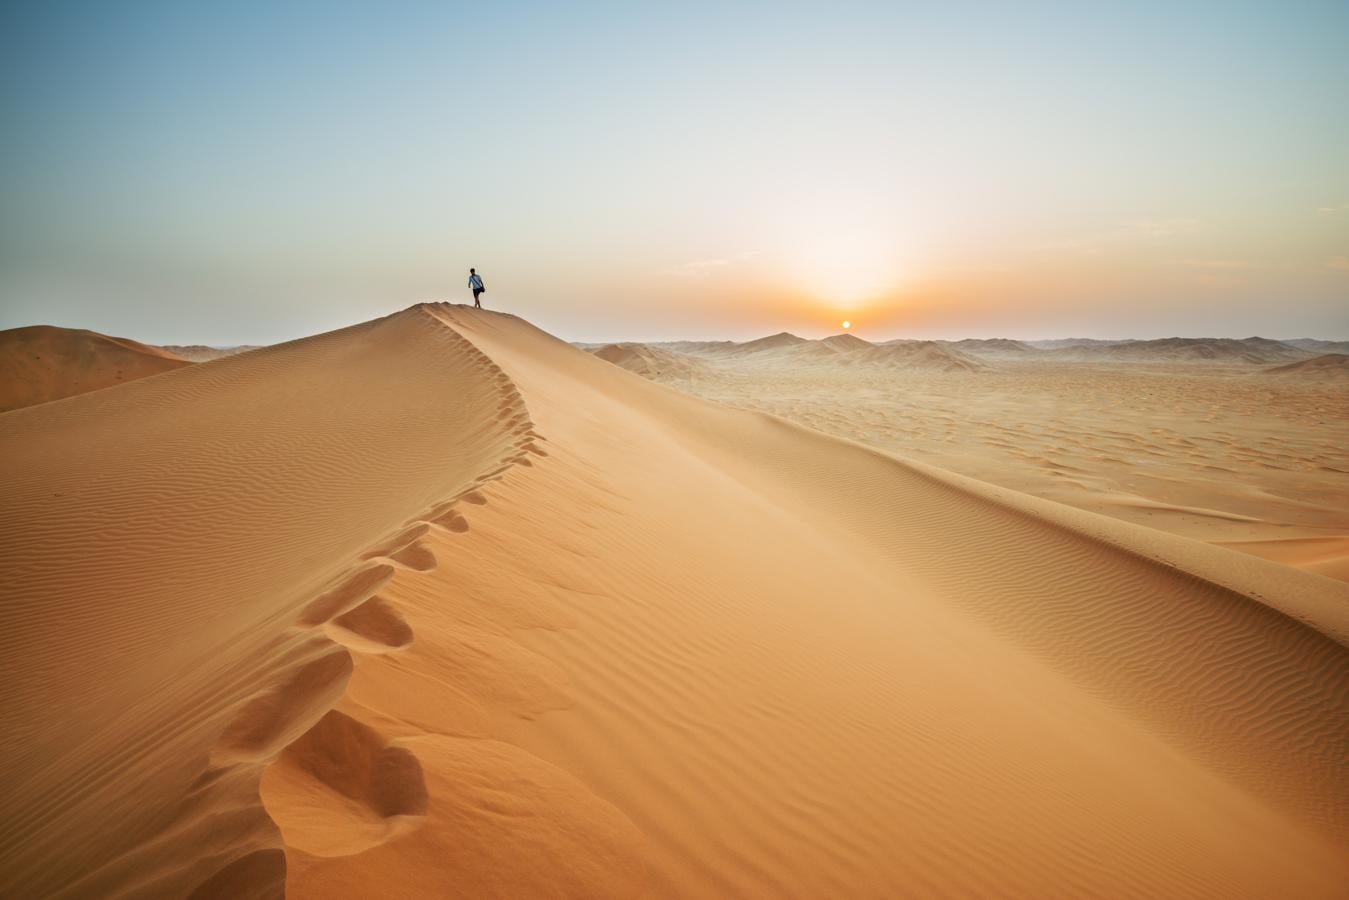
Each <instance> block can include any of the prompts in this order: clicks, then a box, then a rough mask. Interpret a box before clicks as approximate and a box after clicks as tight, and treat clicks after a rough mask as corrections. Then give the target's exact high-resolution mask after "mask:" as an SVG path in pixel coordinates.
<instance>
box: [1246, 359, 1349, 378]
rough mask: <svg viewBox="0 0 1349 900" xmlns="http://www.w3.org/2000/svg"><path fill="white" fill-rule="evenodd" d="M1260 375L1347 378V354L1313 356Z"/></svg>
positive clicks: (1348, 368) (1348, 376) (1348, 365)
mask: <svg viewBox="0 0 1349 900" xmlns="http://www.w3.org/2000/svg"><path fill="white" fill-rule="evenodd" d="M1260 374H1262V375H1281V376H1286V377H1298V378H1328V379H1336V380H1338V379H1343V378H1349V354H1344V353H1327V354H1325V355H1324V356H1314V357H1312V358H1311V359H1304V360H1301V361H1300V362H1294V363H1285V364H1284V365H1282V366H1271V367H1269V368H1268V369H1264V370H1262V371H1261V373H1260Z"/></svg>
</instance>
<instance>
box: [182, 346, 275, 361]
mask: <svg viewBox="0 0 1349 900" xmlns="http://www.w3.org/2000/svg"><path fill="white" fill-rule="evenodd" d="M259 346H260V345H258V344H243V345H241V346H238V347H208V346H206V345H205V344H185V345H180V344H164V345H162V346H161V347H160V349H161V350H167V351H169V352H170V353H172V354H173V355H174V356H177V357H179V358H181V359H186V360H190V361H192V362H210V361H211V360H213V359H220V358H222V357H225V356H233V355H234V354H236V353H243V352H244V351H246V350H257V349H258V347H259Z"/></svg>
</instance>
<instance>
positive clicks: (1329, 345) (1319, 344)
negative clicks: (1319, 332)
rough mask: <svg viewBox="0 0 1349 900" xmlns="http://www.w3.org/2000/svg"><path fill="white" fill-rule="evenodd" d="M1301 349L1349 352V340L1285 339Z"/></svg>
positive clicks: (1287, 342)
mask: <svg viewBox="0 0 1349 900" xmlns="http://www.w3.org/2000/svg"><path fill="white" fill-rule="evenodd" d="M1284 343H1285V344H1291V345H1293V346H1294V347H1297V348H1299V349H1301V350H1313V351H1315V352H1317V353H1349V341H1322V340H1317V339H1316V338H1293V339H1292V340H1289V341H1284Z"/></svg>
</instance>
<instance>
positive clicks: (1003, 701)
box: [0, 305, 1349, 898]
mask: <svg viewBox="0 0 1349 900" xmlns="http://www.w3.org/2000/svg"><path fill="white" fill-rule="evenodd" d="M782 337H783V336H778V338H779V339H778V340H776V341H775V342H774V343H775V344H776V345H780V346H774V347H770V348H769V349H768V350H766V351H763V352H767V353H772V354H780V353H791V352H794V350H793V348H796V347H800V346H803V345H802V344H800V343H798V342H799V341H800V339H795V340H782V339H781V338H782ZM787 337H790V336H787ZM810 343H811V345H813V346H815V347H819V346H820V345H819V344H818V343H816V342H810ZM884 349H887V348H885V347H874V348H862V350H861V351H859V352H866V353H870V352H872V350H884ZM825 350H826V351H827V352H837V351H836V349H834V348H829V347H826V348H825ZM77 427H78V428H80V429H82V430H83V433H85V434H87V435H88V436H89V439H90V440H91V441H93V442H96V444H97V446H99V447H100V448H101V449H102V450H103V452H101V453H99V454H97V455H94V454H90V453H88V452H85V451H84V450H83V447H82V446H81V445H72V444H70V443H69V442H67V441H65V440H64V436H65V435H66V434H68V433H70V430H71V429H74V428H77ZM147 435H153V436H155V438H156V439H155V440H147ZM0 451H3V452H4V453H5V454H6V458H7V459H12V460H13V461H14V464H13V466H12V467H11V471H10V473H7V474H8V477H9V478H10V482H11V483H7V484H6V485H5V489H6V492H7V493H6V496H7V502H6V506H5V508H4V516H3V518H0V536H2V537H3V542H2V543H0V547H2V548H3V553H4V557H3V558H0V564H2V565H3V568H2V569H0V571H3V572H4V573H5V574H4V576H3V577H4V578H5V581H4V582H3V583H2V584H0V594H3V598H2V599H3V605H0V610H3V612H4V616H5V620H4V621H2V622H0V626H3V629H4V634H5V635H6V641H7V644H6V646H5V648H4V650H5V653H4V655H3V656H2V657H0V677H3V679H4V680H3V684H5V685H6V687H5V691H6V694H5V699H6V703H5V707H4V711H3V713H0V715H3V716H4V718H3V721H2V722H0V724H3V725H4V734H5V735H6V744H5V747H4V760H5V763H6V766H5V770H4V771H5V776H4V784H3V788H4V790H3V794H2V797H0V804H3V805H2V806H0V813H3V819H2V820H0V821H3V823H4V824H3V826H0V827H3V831H0V854H2V855H0V872H3V879H4V880H3V881H2V882H0V893H4V894H6V895H10V894H14V895H36V896H41V895H48V894H50V895H57V896H80V895H88V894H99V895H107V896H157V895H163V894H186V893H189V892H192V891H194V890H195V891H196V893H197V895H199V896H241V895H250V894H251V895H254V896H277V895H279V892H280V891H281V889H282V886H283V885H284V889H285V892H286V894H287V895H288V896H291V897H315V898H318V897H331V896H336V895H340V894H342V893H347V894H353V895H358V896H368V895H378V894H384V895H390V896H428V897H430V896H436V897H439V896H450V895H461V896H478V897H525V896H534V895H541V894H546V895H554V896H559V895H560V896H576V897H635V896H643V895H645V896H657V897H676V896H717V897H762V896H783V897H820V896H895V895H906V894H934V895H935V894H958V895H984V896H988V895H1042V896H1043V895H1062V894H1064V893H1071V894H1074V895H1081V896H1089V895H1098V896H1100V895H1106V896H1144V895H1151V896H1176V895H1187V896H1262V897H1276V896H1289V895H1296V896H1305V897H1333V896H1336V895H1338V894H1340V893H1342V888H1343V885H1344V884H1345V883H1347V882H1349V862H1346V859H1349V856H1347V855H1346V853H1345V849H1346V846H1349V776H1346V773H1345V771H1344V766H1343V759H1344V758H1345V756H1346V753H1349V715H1347V714H1346V713H1349V649H1347V648H1346V645H1345V644H1346V641H1349V603H1346V593H1349V590H1347V589H1346V588H1345V587H1344V586H1343V585H1340V584H1337V583H1335V582H1332V581H1330V580H1328V579H1325V578H1320V577H1317V576H1313V575H1309V574H1306V573H1302V572H1298V571H1295V570H1292V569H1288V568H1286V567H1282V566H1278V565H1275V564H1273V563H1269V562H1266V561H1263V560H1260V559H1256V558H1254V557H1251V556H1246V555H1241V554H1237V553H1233V552H1231V551H1228V550H1224V549H1220V548H1215V547H1210V546H1207V545H1204V544H1200V543H1197V542H1194V541H1189V540H1185V539H1183V538H1178V537H1175V536H1172V535H1166V534H1162V533H1159V532H1155V531H1152V530H1150V529H1145V528H1139V527H1137V526H1133V525H1129V524H1127V523H1123V522H1118V521H1114V520H1110V519H1105V518H1103V517H1101V516H1097V515H1094V514H1092V513H1088V512H1083V511H1080V510H1073V509H1069V508H1067V507H1063V506H1059V505H1057V504H1054V503H1051V502H1049V501H1045V500H1040V499H1037V498H1033V497H1028V496H1026V495H1023V494H1018V493H1016V492H1015V491H1010V490H1006V489H1001V488H994V487H991V486H989V485H986V484H983V483H981V482H976V481H973V480H971V479H967V478H962V477H960V476H956V475H951V474H949V473H947V472H944V471H942V470H940V469H934V468H932V467H930V466H924V465H922V464H919V463H914V462H909V461H906V460H902V459H899V458H896V457H893V456H890V455H887V454H885V453H881V452H879V451H876V450H873V449H870V448H868V447H865V446H862V445H860V444H855V443H852V442H849V441H844V440H838V439H835V438H830V437H827V436H825V435H823V434H821V433H819V432H815V431H811V430H808V429H804V428H801V427H799V426H796V425H793V424H790V423H788V422H786V421H784V420H782V419H779V418H776V417H774V416H768V415H763V414H758V413H750V412H745V411H740V410H735V409H731V408H727V407H722V406H718V405H715V404H710V403H707V402H705V401H702V400H699V399H696V398H693V397H690V396H688V395H685V394H682V393H680V392H678V391H675V390H672V389H670V388H667V387H664V386H662V385H660V384H655V383H652V382H650V381H647V380H645V379H643V378H640V377H637V376H636V375H634V374H632V373H630V372H626V371H623V370H622V369H621V368H619V367H618V366H614V365H611V364H609V363H607V362H605V361H603V360H601V359H596V358H595V357H594V356H593V355H591V354H588V353H584V352H581V351H579V350H577V349H576V348H574V347H571V346H569V345H567V344H565V343H563V342H561V341H558V340H557V339H555V338H553V337H551V336H549V335H546V334H544V333H543V332H541V331H539V330H537V329H535V328H533V327H532V326H530V325H528V324H527V323H525V322H523V321H521V320H519V319H516V318H514V317H511V316H507V315H502V314H497V313H487V312H481V311H475V310H471V309H467V308H464V307H451V306H444V305H426V306H419V307H414V308H412V309H410V310H406V311H404V312H402V313H398V314H396V315H394V316H390V317H388V318H386V319H381V320H378V321H376V322H371V323H367V324H365V325H361V326H356V327H355V328H350V329H345V330H343V331H339V332H333V333H331V334H327V335H320V336H318V337H315V338H310V339H307V340H304V341H297V342H294V343H292V344H286V345H280V346H277V347H271V348H266V349H263V350H258V351H254V352H252V353H248V354H245V355H242V356H238V357H230V358H227V359H223V360H220V361H218V362H214V363H212V364H210V365H209V366H202V367H194V368H190V369H184V370H183V371H181V372H177V373H173V374H170V375H167V376H165V377H162V378H156V379H151V380H148V381H144V382H141V383H138V384H133V385H130V386H128V387H126V388H123V389H119V390H117V391H109V392H104V393H101V394H91V395H89V396H87V397H82V398H75V399H73V400H70V401H68V402H66V403H62V404H53V405H49V406H44V407H36V408H33V409H29V410H23V411H19V412H16V413H11V414H9V415H6V416H4V417H0ZM147 497H148V498H151V500H152V502H147V499H146V498H147ZM77 522H82V523H86V527H84V528H82V529H79V530H76V529H73V528H72V527H71V525H72V523H77ZM88 523H93V527H92V528H90V527H88ZM53 698H59V699H60V704H59V705H56V704H53V702H52V700H53ZM113 821H115V822H117V823H118V825H119V827H117V828H109V827H108V823H109V822H113Z"/></svg>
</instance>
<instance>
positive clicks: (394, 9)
mask: <svg viewBox="0 0 1349 900" xmlns="http://www.w3.org/2000/svg"><path fill="white" fill-rule="evenodd" d="M1346 47H1349V3H1345V2H1344V0H1331V2H1298V0H1286V2H1265V3H1245V2H1241V0H1228V2H1198V0H1195V2H1186V3H1176V2H1165V3H1163V2H1156V3H1154V2H1147V0H1137V2H1128V3H1108V2H1100V3H1078V2H1074V3H1037V2H1025V3H1015V4H1013V3H1002V2H990V3H965V2H960V0H950V2H943V3H921V4H909V3H903V2H888V3H850V2H846V0H836V2H830V3H816V4H797V3H790V2H788V3H762V4H759V3H735V2H726V0H722V2H716V3H709V4H701V3H697V2H690V3H669V4H646V3H636V4H631V3H622V4H620V3H615V4H556V3H543V4H517V3H500V2H499V3H489V4H479V5H474V6H462V5H457V4H453V3H443V2H442V3H428V4H414V3H378V4H376V3H270V2H269V3H251V2H232V3H228V4H184V3H176V2H175V3H148V2H129V3H119V4H111V3H110V4H88V3H72V4H67V3H62V2H44V3H33V4H4V5H3V7H2V8H0V116H3V119H2V120H0V121H3V122H4V139H3V140H2V141H0V328H8V327H14V326H19V325H28V324H36V323H48V324H55V325H62V326H68V327H82V328H91V329H94V330H97V331H102V332H105V333H111V334H115V335H119V336H125V337H132V338H136V339H138V340H144V341H150V342H154V343H211V344H216V345H225V344H238V343H270V342H274V341H279V340H286V339H290V338H295V337H299V336H302V335H306V334H311V333H315V332H319V331H325V330H329V329H332V328H336V327H340V326H344V325H348V324H352V323H355V322H359V321H364V320H367V319H371V318H375V317H377V316H380V315H385V314H387V313H390V312H393V311H395V310H397V309H401V308H403V307H406V306H409V305H411V304H413V303H417V302H421V301H426V300H449V301H453V302H468V301H469V300H470V295H469V292H468V290H467V287H466V280H467V274H468V273H467V269H468V268H469V267H470V266H476V267H477V269H478V271H479V272H480V273H481V274H482V275H483V277H484V279H485V281H486V284H487V287H488V291H487V293H486V295H484V300H485V301H486V302H487V304H488V306H489V307H491V308H496V309H504V310H507V311H510V312H514V313H517V314H520V315H522V316H525V317H526V318H529V319H530V320H531V321H533V322H535V323H536V324H538V325H540V326H541V327H543V328H545V329H547V330H549V331H552V332H553V333H555V334H558V335H559V336H561V337H564V338H567V339H570V340H592V341H601V340H657V339H698V338H732V339H745V338H752V337H757V336H760V335H763V334H768V333H773V332H777V331H782V330H791V331H794V332H797V333H800V334H803V335H806V336H820V335H824V334H829V333H833V332H837V331H838V330H839V325H840V322H841V321H843V320H844V319H847V320H849V321H850V322H851V323H852V327H853V330H854V331H855V332H856V333H858V334H859V335H861V336H863V337H870V338H874V339H888V338H893V337H924V338H960V337H970V336H973V337H988V336H1007V337H1019V338H1042V337H1066V336H1085V337H1103V338H1123V337H1139V338H1147V337H1162V336H1171V335H1182V336H1226V337H1244V336H1249V335H1252V334H1260V335H1265V336H1272V337H1322V338H1335V339H1345V338H1349V50H1346Z"/></svg>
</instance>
